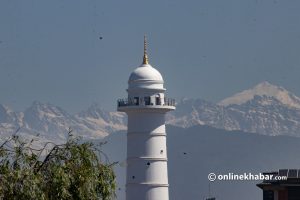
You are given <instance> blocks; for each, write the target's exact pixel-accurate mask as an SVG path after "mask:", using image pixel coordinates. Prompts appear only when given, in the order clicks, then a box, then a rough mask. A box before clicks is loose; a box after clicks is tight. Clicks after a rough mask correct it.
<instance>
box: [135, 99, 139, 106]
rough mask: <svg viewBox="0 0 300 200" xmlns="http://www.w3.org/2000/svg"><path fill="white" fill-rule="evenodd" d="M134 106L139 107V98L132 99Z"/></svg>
mask: <svg viewBox="0 0 300 200" xmlns="http://www.w3.org/2000/svg"><path fill="white" fill-rule="evenodd" d="M134 105H137V106H138V105H139V98H138V97H134Z"/></svg>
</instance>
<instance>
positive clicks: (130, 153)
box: [118, 37, 175, 200]
mask: <svg viewBox="0 0 300 200" xmlns="http://www.w3.org/2000/svg"><path fill="white" fill-rule="evenodd" d="M146 45H147V43H146V38H145V37H144V58H143V64H142V65H141V66H140V67H138V68H136V69H135V70H134V71H133V72H132V73H131V75H130V77H129V81H128V89H127V92H128V99H126V100H124V99H120V100H119V101H118V111H121V112H126V114H127V115H128V132H127V176H126V199H127V200H169V184H168V169H167V147H166V129H165V114H166V113H167V112H168V111H171V110H174V109H175V101H174V100H173V99H168V98H166V97H165V95H164V92H165V91H166V89H165V88H164V86H163V83H164V81H163V78H162V76H161V74H160V73H159V72H158V71H157V70H156V69H155V68H153V67H152V66H151V65H150V64H149V63H148V56H147V52H146Z"/></svg>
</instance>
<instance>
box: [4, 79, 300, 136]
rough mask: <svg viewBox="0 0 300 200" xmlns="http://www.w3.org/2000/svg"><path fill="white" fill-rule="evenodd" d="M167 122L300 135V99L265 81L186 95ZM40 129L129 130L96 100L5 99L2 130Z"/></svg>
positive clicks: (54, 132)
mask: <svg viewBox="0 0 300 200" xmlns="http://www.w3.org/2000/svg"><path fill="white" fill-rule="evenodd" d="M167 123H168V124H170V125H174V126H179V127H182V128H188V127H191V126H194V125H208V126H211V127H215V128H220V129H225V130H242V131H245V132H251V133H258V134H264V135H272V136H274V135H289V136H297V137H299V136H300V132H299V130H300V98H299V97H297V96H296V95H294V94H292V93H291V92H289V91H288V90H286V89H284V88H282V87H279V86H275V85H272V84H270V83H268V82H262V83H260V84H258V85H256V86H255V87H254V88H251V89H248V90H245V91H242V92H240V93H237V94H235V95H233V96H232V97H229V98H226V99H224V100H222V101H220V102H219V103H218V104H215V103H212V102H208V101H205V100H202V99H183V100H181V101H179V102H178V103H177V109H176V111H175V112H171V113H170V114H169V115H168V116H167ZM19 127H20V130H19V134H22V135H27V136H33V135H36V134H40V135H41V137H42V138H44V139H45V140H61V139H63V138H65V136H66V133H67V132H68V129H69V128H71V129H73V130H74V132H75V133H77V134H80V135H82V136H84V137H86V138H103V137H105V136H107V135H109V134H110V133H113V132H115V131H120V130H125V129H126V115H125V114H123V113H119V112H115V111H106V110H105V109H102V108H100V107H99V106H97V105H96V104H94V105H92V106H90V107H89V108H88V109H87V110H85V111H82V112H80V113H78V114H75V115H71V114H69V113H68V112H66V111H64V110H63V109H62V108H59V107H57V106H55V105H51V104H49V103H40V102H37V101H35V102H33V104H32V105H31V106H30V107H29V108H27V109H26V110H25V111H24V112H14V111H13V110H11V109H10V108H7V107H6V106H4V105H1V104H0V132H1V135H3V136H6V135H11V134H12V133H14V132H15V131H16V130H17V129H18V128H19Z"/></svg>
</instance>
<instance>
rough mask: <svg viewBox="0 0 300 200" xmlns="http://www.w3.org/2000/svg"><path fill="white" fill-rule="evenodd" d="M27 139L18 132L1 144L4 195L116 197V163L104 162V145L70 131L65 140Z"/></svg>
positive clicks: (60, 199) (0, 193) (11, 198)
mask: <svg viewBox="0 0 300 200" xmlns="http://www.w3.org/2000/svg"><path fill="white" fill-rule="evenodd" d="M34 142H35V140H31V141H29V142H28V141H27V142H26V141H23V140H22V139H21V138H20V137H19V136H17V135H14V136H12V137H11V138H9V139H7V140H6V141H5V142H4V143H3V144H2V145H1V146H0V199H7V200H17V199H18V200H20V199H21V200H22V199H24V200H25V199H26V200H31V199H34V200H65V199H68V200H86V199H88V200H94V199H100V200H110V199H113V198H114V197H115V188H116V182H115V174H114V172H113V169H112V167H113V164H109V163H108V162H102V161H101V157H102V156H103V154H102V152H101V149H100V147H101V145H94V144H93V143H91V142H81V141H80V139H78V138H75V137H73V136H72V135H71V131H70V132H69V137H68V139H67V142H66V143H64V144H60V145H57V144H54V143H51V142H48V143H46V144H45V145H44V146H43V148H40V149H39V148H36V147H34V145H33V143H34Z"/></svg>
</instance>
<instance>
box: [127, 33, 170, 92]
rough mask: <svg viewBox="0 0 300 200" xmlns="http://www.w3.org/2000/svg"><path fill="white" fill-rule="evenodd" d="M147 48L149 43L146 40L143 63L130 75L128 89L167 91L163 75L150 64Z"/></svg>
mask: <svg viewBox="0 0 300 200" xmlns="http://www.w3.org/2000/svg"><path fill="white" fill-rule="evenodd" d="M146 47H147V43H146V38H145V39H144V58H143V63H142V65H141V66H139V67H138V68H136V69H135V70H134V71H133V72H132V73H131V74H130V77H129V80H128V85H129V87H128V89H129V90H130V89H137V88H144V89H160V90H165V89H164V87H163V84H164V80H163V77H162V75H161V73H160V72H159V71H158V70H157V69H155V68H154V67H152V66H151V65H150V64H149V62H148V55H147V51H146V50H147V49H146Z"/></svg>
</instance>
